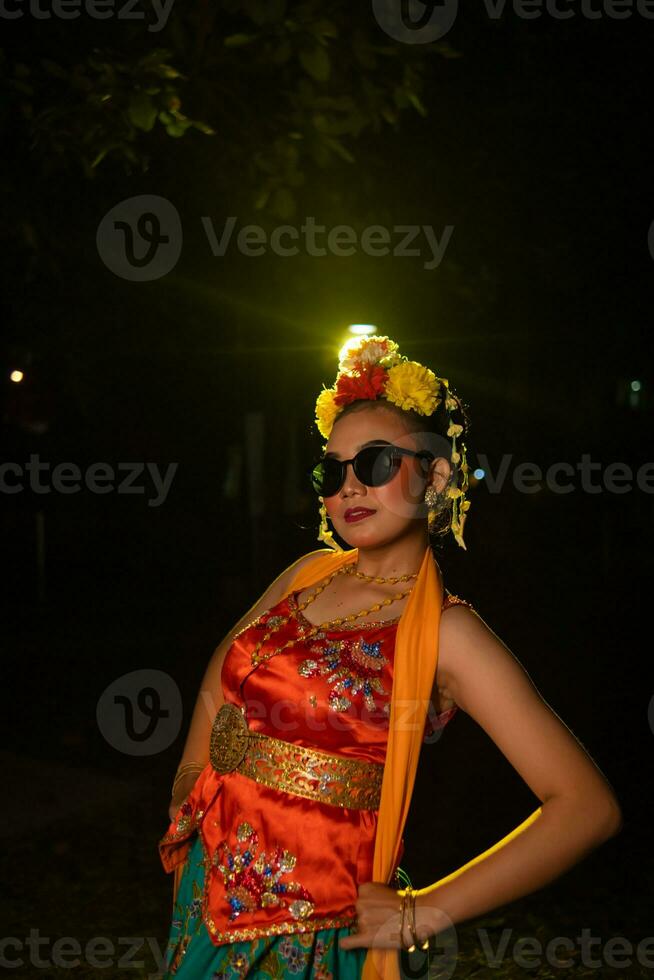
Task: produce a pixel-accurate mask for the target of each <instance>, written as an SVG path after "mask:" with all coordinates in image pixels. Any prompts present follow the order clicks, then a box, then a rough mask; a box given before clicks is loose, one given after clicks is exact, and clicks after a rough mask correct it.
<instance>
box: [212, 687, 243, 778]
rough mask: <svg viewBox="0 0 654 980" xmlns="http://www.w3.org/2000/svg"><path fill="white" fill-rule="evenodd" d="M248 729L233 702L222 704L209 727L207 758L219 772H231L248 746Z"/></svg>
mask: <svg viewBox="0 0 654 980" xmlns="http://www.w3.org/2000/svg"><path fill="white" fill-rule="evenodd" d="M248 739H249V729H248V726H247V722H246V720H245V718H244V717H243V714H242V712H241V711H240V710H239V708H237V707H236V705H234V704H229V703H226V704H223V705H222V706H221V707H220V709H219V710H218V713H217V714H216V717H215V718H214V722H213V725H212V727H211V739H210V742H209V758H210V759H211V765H212V766H213V768H214V769H215V770H216V772H219V773H225V772H232V771H233V770H234V769H236V767H237V766H238V764H239V762H241V760H242V759H243V756H244V755H245V753H246V751H247V747H248Z"/></svg>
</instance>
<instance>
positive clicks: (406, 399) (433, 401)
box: [384, 361, 440, 415]
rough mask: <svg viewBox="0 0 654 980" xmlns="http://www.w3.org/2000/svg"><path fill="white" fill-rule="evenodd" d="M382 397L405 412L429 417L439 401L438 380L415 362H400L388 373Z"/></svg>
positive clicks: (427, 369)
mask: <svg viewBox="0 0 654 980" xmlns="http://www.w3.org/2000/svg"><path fill="white" fill-rule="evenodd" d="M384 397H385V398H386V399H387V400H388V401H389V402H392V403H393V404H394V405H397V406H398V407H399V408H402V409H404V410H405V411H409V410H410V409H414V410H415V411H416V412H419V413H420V414H421V415H431V414H432V412H433V411H434V410H435V409H436V406H437V405H438V403H439V401H440V395H439V394H438V379H437V378H436V375H435V374H434V372H433V371H430V369H429V368H428V367H424V365H422V364H418V363H417V361H402V362H401V363H400V364H396V365H395V366H394V367H392V368H391V369H390V371H389V372H388V381H387V382H386V388H385V390H384Z"/></svg>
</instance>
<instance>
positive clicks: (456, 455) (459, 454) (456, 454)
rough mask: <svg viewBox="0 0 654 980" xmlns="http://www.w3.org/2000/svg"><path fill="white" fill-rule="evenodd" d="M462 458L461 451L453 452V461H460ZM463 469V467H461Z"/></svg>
mask: <svg viewBox="0 0 654 980" xmlns="http://www.w3.org/2000/svg"><path fill="white" fill-rule="evenodd" d="M460 459H461V453H452V462H453V463H458V462H459V460H460ZM461 469H463V467H461Z"/></svg>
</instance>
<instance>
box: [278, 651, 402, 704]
mask: <svg viewBox="0 0 654 980" xmlns="http://www.w3.org/2000/svg"><path fill="white" fill-rule="evenodd" d="M311 652H312V653H313V654H316V656H317V659H315V660H313V659H307V660H303V661H302V662H301V663H300V664H299V665H298V669H297V670H298V674H300V676H301V677H318V676H322V677H326V680H327V683H328V684H333V687H332V689H331V691H330V692H329V707H330V708H331V709H332V711H347V709H348V708H349V707H350V706H351V705H352V703H353V702H352V700H351V697H354V696H356V695H357V694H363V699H364V702H365V705H366V708H367V709H368V711H374V710H375V709H376V708H377V704H376V702H375V699H374V698H373V691H375V692H376V693H377V694H386V693H387V691H386V689H385V688H384V685H383V684H382V682H381V680H380V678H379V675H380V674H381V672H382V671H383V669H384V667H385V666H386V664H388V660H387V659H386V657H385V656H384V655H383V653H382V652H381V641H380V640H377V641H376V642H375V643H367V642H366V641H365V640H364V639H363V637H360V638H359V639H357V640H332V641H330V642H329V643H328V644H327V646H326V647H325V648H323V647H322V646H321V644H319V643H315V644H314V645H313V646H312V647H311ZM346 694H349V695H350V697H346Z"/></svg>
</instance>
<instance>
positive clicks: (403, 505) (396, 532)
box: [324, 406, 427, 548]
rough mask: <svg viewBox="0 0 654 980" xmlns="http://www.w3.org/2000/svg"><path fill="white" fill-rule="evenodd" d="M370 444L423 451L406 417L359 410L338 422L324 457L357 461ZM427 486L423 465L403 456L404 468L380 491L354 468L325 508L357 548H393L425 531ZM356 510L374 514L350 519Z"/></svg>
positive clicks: (349, 469) (364, 409) (349, 467)
mask: <svg viewBox="0 0 654 980" xmlns="http://www.w3.org/2000/svg"><path fill="white" fill-rule="evenodd" d="M368 442H372V443H392V444H393V445H395V446H401V447H402V448H404V449H411V450H417V449H419V446H418V445H417V442H416V439H415V436H414V435H413V434H412V433H410V432H407V430H406V428H405V426H404V424H403V421H402V419H401V418H400V417H398V416H397V415H396V414H395V413H394V412H391V411H388V410H386V409H384V408H383V407H381V406H380V407H375V408H362V409H358V410H357V411H354V412H351V413H349V414H347V415H345V416H343V417H342V418H340V419H337V421H336V422H335V424H334V427H333V429H332V432H331V435H330V437H329V440H328V442H327V448H326V450H325V454H326V455H329V454H332V455H334V456H336V458H337V459H352V457H353V456H356V454H357V453H358V451H359V450H360V449H361V448H362V447H363V446H364V445H365V444H366V443H368ZM426 485H427V481H426V477H425V475H424V472H423V470H422V468H421V466H420V463H419V461H418V460H417V459H415V458H413V457H411V456H402V457H401V466H400V468H399V469H398V470H397V472H396V473H395V475H394V476H393V477H392V478H391V480H390V481H389V482H388V483H385V484H384V485H383V486H381V487H367V486H366V485H365V484H364V483H362V482H361V481H360V480H359V479H358V478H357V476H356V475H355V473H354V468H353V467H352V464H350V465H349V466H348V467H347V473H346V475H345V481H344V483H343V486H342V487H341V488H340V490H339V491H338V492H337V493H335V494H333V495H332V496H331V497H325V498H324V501H325V508H326V510H327V514H328V515H329V517H330V519H331V521H332V523H333V525H334V529H335V531H336V532H337V533H338V535H339V537H341V538H342V539H343V540H344V541H347V542H348V544H350V545H351V546H352V547H353V548H359V547H364V548H365V547H374V546H379V545H383V544H388V543H390V542H391V541H394V540H396V539H398V538H401V537H403V536H405V535H408V534H416V533H426V526H425V525H426V522H425V520H424V517H425V513H426V512H425V507H424V504H423V503H422V500H423V496H424V491H425V487H426ZM354 508H365V509H366V510H369V511H371V512H372V513H370V514H369V516H367V517H364V518H363V519H362V520H357V521H348V520H347V518H346V514H347V511H349V510H353V509H354Z"/></svg>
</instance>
